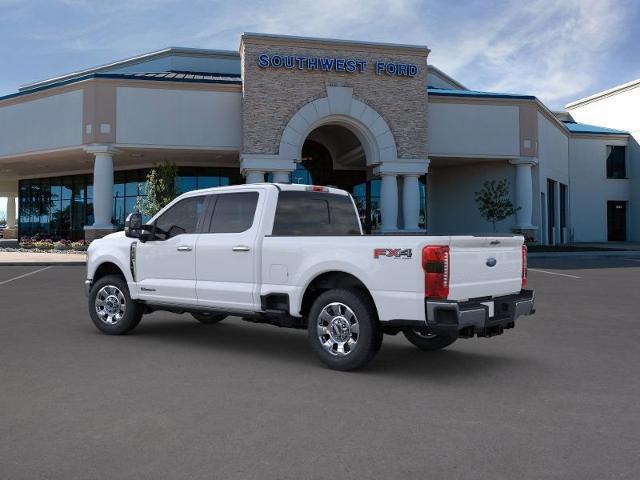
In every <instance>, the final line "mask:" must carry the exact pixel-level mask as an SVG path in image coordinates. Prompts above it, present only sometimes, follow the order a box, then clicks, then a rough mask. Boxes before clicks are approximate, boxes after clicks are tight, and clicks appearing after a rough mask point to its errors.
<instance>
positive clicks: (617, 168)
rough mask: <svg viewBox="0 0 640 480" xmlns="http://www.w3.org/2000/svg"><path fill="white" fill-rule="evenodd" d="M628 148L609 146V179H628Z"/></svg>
mask: <svg viewBox="0 0 640 480" xmlns="http://www.w3.org/2000/svg"><path fill="white" fill-rule="evenodd" d="M626 157H627V147H623V146H613V145H609V146H607V178H627V168H626V163H627V162H626Z"/></svg>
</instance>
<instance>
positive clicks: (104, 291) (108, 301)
mask: <svg viewBox="0 0 640 480" xmlns="http://www.w3.org/2000/svg"><path fill="white" fill-rule="evenodd" d="M95 308H96V313H97V314H98V318H99V319H100V320H101V321H102V322H104V323H106V324H107V325H116V324H117V323H118V322H119V321H120V320H122V318H123V317H124V315H125V313H126V311H127V301H126V299H125V297H124V294H123V293H122V291H121V290H120V289H119V288H118V287H115V286H113V285H105V286H104V287H102V288H101V289H100V290H99V291H98V293H97V295H96V301H95Z"/></svg>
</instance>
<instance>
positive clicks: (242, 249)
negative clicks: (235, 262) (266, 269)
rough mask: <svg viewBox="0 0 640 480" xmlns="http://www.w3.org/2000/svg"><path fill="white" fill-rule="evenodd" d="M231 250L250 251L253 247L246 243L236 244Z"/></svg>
mask: <svg viewBox="0 0 640 480" xmlns="http://www.w3.org/2000/svg"><path fill="white" fill-rule="evenodd" d="M231 250H233V251H234V252H248V251H249V250H251V249H250V248H249V247H247V246H246V245H236V246H235V247H232V248H231Z"/></svg>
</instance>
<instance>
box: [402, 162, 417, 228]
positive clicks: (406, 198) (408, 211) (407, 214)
mask: <svg viewBox="0 0 640 480" xmlns="http://www.w3.org/2000/svg"><path fill="white" fill-rule="evenodd" d="M418 177H419V175H418V174H417V173H411V174H406V175H403V176H402V180H403V184H402V214H403V216H402V219H403V220H404V229H405V230H407V231H414V232H415V231H418V230H419V229H418V221H419V220H420V182H419V180H418Z"/></svg>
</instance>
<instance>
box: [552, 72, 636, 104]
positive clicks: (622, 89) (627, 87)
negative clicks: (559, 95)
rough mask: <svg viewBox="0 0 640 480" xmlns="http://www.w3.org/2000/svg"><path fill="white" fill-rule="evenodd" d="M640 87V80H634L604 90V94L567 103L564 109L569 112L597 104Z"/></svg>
mask: <svg viewBox="0 0 640 480" xmlns="http://www.w3.org/2000/svg"><path fill="white" fill-rule="evenodd" d="M636 87H640V78H638V79H636V80H632V81H630V82H627V83H623V84H622V85H618V86H617V87H613V88H610V89H608V90H603V91H602V92H598V93H594V94H593V95H590V96H588V97H584V98H581V99H579V100H576V101H574V102H571V103H567V104H566V105H565V107H564V108H566V109H567V110H571V109H573V108H577V107H579V106H581V105H585V104H587V103H591V102H596V101H598V100H601V99H603V98H606V97H610V96H612V95H616V94H618V93H622V92H625V91H627V90H631V89H633V88H636Z"/></svg>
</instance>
